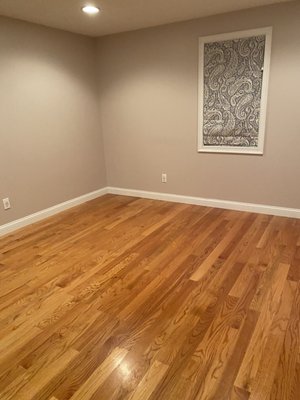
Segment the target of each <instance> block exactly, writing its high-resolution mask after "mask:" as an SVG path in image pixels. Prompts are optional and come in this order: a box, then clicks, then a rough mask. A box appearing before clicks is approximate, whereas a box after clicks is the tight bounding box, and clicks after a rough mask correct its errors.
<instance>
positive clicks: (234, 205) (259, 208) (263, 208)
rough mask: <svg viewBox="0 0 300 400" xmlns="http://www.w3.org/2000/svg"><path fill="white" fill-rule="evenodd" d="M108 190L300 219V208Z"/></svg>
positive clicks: (137, 191)
mask: <svg viewBox="0 0 300 400" xmlns="http://www.w3.org/2000/svg"><path fill="white" fill-rule="evenodd" d="M107 191H108V193H112V194H119V195H123V196H134V197H142V198H147V199H154V200H165V201H172V202H176V203H186V204H196V205H199V206H207V207H216V208H225V209H227V210H236V211H249V212H254V213H259V214H269V215H277V216H281V217H291V218H299V219H300V209H299V208H286V207H278V206H268V205H263V204H254V203H242V202H238V201H230V200H217V199H206V198H202V197H192V196H182V195H178V194H170V193H159V192H148V191H144V190H134V189H123V188H117V187H108V188H107Z"/></svg>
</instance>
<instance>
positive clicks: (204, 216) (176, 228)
mask: <svg viewBox="0 0 300 400" xmlns="http://www.w3.org/2000/svg"><path fill="white" fill-rule="evenodd" d="M0 285H1V286H0V399H1V400H11V399H14V400H20V399H23V400H30V399H33V400H44V399H47V400H68V399H72V400H81V399H82V400H83V399H84V400H102V399H103V400H117V399H124V400H125V399H126V400H148V399H149V400H171V399H172V400H176V399H179V400H184V399H195V400H196V399H198V400H206V399H211V400H227V399H232V400H244V399H250V400H262V399H270V400H275V399H277V400H292V399H294V400H296V399H297V400H299V399H300V220H294V219H288V218H281V217H272V216H267V215H258V214H251V213H243V212H236V211H228V210H220V209H213V208H206V207H200V206H193V205H185V204H176V203H168V202H161V201H154V200H146V199H137V198H132V197H123V196H113V195H106V196H104V197H102V198H100V199H96V200H93V201H91V202H89V203H86V204H84V205H81V206H79V207H76V208H73V209H71V210H69V211H67V212H64V213H61V214H59V215H56V216H55V217H52V218H49V219H47V220H44V221H42V222H40V223H37V224H35V225H32V226H30V227H27V228H25V229H22V230H20V231H18V232H16V233H14V234H11V235H9V236H6V237H4V238H2V239H0Z"/></svg>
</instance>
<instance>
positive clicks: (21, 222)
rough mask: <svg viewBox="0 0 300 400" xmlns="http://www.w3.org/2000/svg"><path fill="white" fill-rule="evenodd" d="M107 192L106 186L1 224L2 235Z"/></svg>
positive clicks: (0, 233)
mask: <svg viewBox="0 0 300 400" xmlns="http://www.w3.org/2000/svg"><path fill="white" fill-rule="evenodd" d="M106 193H108V190H107V188H106V187H105V188H102V189H99V190H95V191H94V192H90V193H87V194H84V195H82V196H79V197H76V198H75V199H71V200H67V201H65V202H63V203H60V204H57V205H55V206H53V207H50V208H46V209H45V210H41V211H38V212H36V213H34V214H31V215H27V216H26V217H23V218H20V219H17V220H15V221H12V222H9V223H8V224H5V225H1V226H0V236H3V235H6V234H7V233H10V232H13V231H15V230H16V229H19V228H23V227H24V226H27V225H30V224H33V223H34V222H37V221H40V220H42V219H45V218H47V217H50V216H51V215H54V214H58V213H60V212H61V211H65V210H67V209H69V208H72V207H74V206H78V205H79V204H82V203H85V202H86V201H89V200H93V199H96V198H97V197H100V196H103V195H104V194H106Z"/></svg>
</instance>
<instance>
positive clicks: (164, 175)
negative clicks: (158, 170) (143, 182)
mask: <svg viewBox="0 0 300 400" xmlns="http://www.w3.org/2000/svg"><path fill="white" fill-rule="evenodd" d="M161 181H162V183H166V182H167V174H161Z"/></svg>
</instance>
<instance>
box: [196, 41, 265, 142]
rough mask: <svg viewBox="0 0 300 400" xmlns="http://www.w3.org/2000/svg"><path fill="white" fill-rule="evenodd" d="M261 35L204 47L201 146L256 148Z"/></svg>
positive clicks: (260, 87)
mask: <svg viewBox="0 0 300 400" xmlns="http://www.w3.org/2000/svg"><path fill="white" fill-rule="evenodd" d="M264 53H265V35H261V36H253V37H246V38H242V39H236V40H226V41H219V42H211V43H205V44H204V77H203V80H204V93H203V144H204V145H209V146H236V147H238V146H241V147H257V146H258V133H259V118H260V105H261V92H262V78H263V73H264V72H263V66H264Z"/></svg>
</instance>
